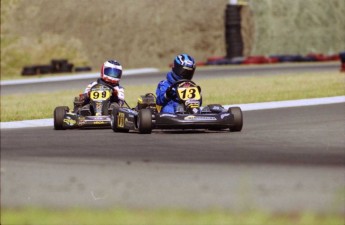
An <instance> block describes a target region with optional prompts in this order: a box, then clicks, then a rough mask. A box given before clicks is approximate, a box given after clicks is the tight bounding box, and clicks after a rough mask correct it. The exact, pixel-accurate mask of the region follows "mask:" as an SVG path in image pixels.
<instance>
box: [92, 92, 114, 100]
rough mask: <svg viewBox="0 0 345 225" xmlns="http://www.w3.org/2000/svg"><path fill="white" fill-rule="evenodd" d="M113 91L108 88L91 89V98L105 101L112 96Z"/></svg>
mask: <svg viewBox="0 0 345 225" xmlns="http://www.w3.org/2000/svg"><path fill="white" fill-rule="evenodd" d="M110 96H111V93H110V91H108V90H99V91H96V90H95V91H91V93H90V98H91V99H92V100H94V101H104V100H107V99H108V98H110Z"/></svg>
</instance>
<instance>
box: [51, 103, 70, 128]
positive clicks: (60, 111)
mask: <svg viewBox="0 0 345 225" xmlns="http://www.w3.org/2000/svg"><path fill="white" fill-rule="evenodd" d="M67 111H69V108H68V107H67V106H58V107H56V108H55V110H54V129H55V130H65V129H66V128H64V126H63V119H64V117H65V114H66V112H67Z"/></svg>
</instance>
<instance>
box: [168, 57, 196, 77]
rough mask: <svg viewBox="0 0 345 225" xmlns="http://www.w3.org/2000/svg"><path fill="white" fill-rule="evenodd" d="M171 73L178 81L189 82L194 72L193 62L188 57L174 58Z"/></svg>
mask: <svg viewBox="0 0 345 225" xmlns="http://www.w3.org/2000/svg"><path fill="white" fill-rule="evenodd" d="M172 71H173V72H174V73H175V74H176V75H177V76H178V77H179V78H180V79H187V80H191V79H192V78H193V75H194V71H195V61H194V59H193V58H192V57H191V56H190V55H187V54H181V55H178V56H176V57H175V60H174V65H173V68H172Z"/></svg>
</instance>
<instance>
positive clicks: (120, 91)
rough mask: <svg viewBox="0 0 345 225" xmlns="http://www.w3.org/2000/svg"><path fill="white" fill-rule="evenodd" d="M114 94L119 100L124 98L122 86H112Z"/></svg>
mask: <svg viewBox="0 0 345 225" xmlns="http://www.w3.org/2000/svg"><path fill="white" fill-rule="evenodd" d="M114 95H115V96H117V97H118V98H119V100H121V101H124V100H125V91H124V89H123V88H119V87H118V86H116V87H114Z"/></svg>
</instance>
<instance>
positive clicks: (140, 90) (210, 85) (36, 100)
mask: <svg viewBox="0 0 345 225" xmlns="http://www.w3.org/2000/svg"><path fill="white" fill-rule="evenodd" d="M198 84H199V85H200V86H201V87H202V93H203V100H204V102H203V104H204V105H207V104H211V103H219V104H240V103H254V102H267V101H280V100H293V99H304V98H318V97H329V96H339V95H345V77H344V76H343V75H342V74H340V73H339V72H334V73H313V74H310V73H303V74H299V75H286V76H264V77H263V76H260V77H236V78H224V79H208V80H201V81H199V82H198ZM125 88H126V99H127V102H128V103H129V105H130V106H131V107H134V106H135V104H136V101H137V98H138V96H139V95H141V94H144V93H147V92H155V89H156V85H141V86H127V87H125ZM81 91H82V89H79V90H78V89H76V90H70V91H63V92H52V93H44V94H17V95H7V96H1V105H2V107H1V122H5V121H18V120H28V119H42V118H52V115H53V110H54V108H55V107H56V106H60V105H66V106H69V107H70V108H71V107H72V105H73V104H72V101H73V97H74V96H77V95H78V94H79V93H80V92H81ZM3 106H6V107H3Z"/></svg>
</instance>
